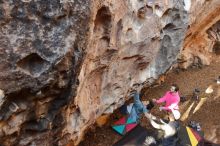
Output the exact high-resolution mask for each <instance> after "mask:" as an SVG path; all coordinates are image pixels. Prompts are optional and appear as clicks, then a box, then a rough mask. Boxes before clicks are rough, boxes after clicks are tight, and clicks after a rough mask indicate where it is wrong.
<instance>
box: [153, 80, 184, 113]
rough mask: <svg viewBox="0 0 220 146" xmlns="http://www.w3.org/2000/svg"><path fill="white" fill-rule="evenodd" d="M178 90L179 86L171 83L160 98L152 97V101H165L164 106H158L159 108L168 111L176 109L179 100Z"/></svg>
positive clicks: (177, 108)
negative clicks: (168, 89)
mask: <svg viewBox="0 0 220 146" xmlns="http://www.w3.org/2000/svg"><path fill="white" fill-rule="evenodd" d="M178 91H179V87H178V86H177V85H176V84H172V85H171V88H170V91H167V92H166V94H165V95H164V96H163V97H161V98H160V99H158V100H156V99H153V101H154V102H155V103H157V104H160V103H164V102H165V106H162V107H160V110H165V111H168V112H173V111H178V110H179V106H178V104H179V102H180V96H179V92H178Z"/></svg>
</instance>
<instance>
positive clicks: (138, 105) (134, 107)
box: [126, 91, 154, 123]
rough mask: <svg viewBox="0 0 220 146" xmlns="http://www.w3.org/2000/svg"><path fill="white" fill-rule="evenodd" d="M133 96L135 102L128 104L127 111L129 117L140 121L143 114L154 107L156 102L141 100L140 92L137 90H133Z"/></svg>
mask: <svg viewBox="0 0 220 146" xmlns="http://www.w3.org/2000/svg"><path fill="white" fill-rule="evenodd" d="M131 96H133V100H134V103H131V104H129V105H128V106H126V111H127V114H129V118H131V119H132V120H134V121H136V122H137V123H138V122H139V120H140V116H141V114H142V113H146V112H149V111H150V110H151V109H152V108H153V107H154V104H153V102H152V101H141V100H140V94H139V93H138V92H137V91H135V92H133V93H132V94H131Z"/></svg>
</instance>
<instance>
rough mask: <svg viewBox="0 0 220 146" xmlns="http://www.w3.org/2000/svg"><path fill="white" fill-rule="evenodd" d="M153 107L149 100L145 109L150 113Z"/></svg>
mask: <svg viewBox="0 0 220 146" xmlns="http://www.w3.org/2000/svg"><path fill="white" fill-rule="evenodd" d="M153 107H154V102H153V101H152V100H150V102H149V104H148V105H146V109H147V110H149V111H150V110H151V109H152V108H153Z"/></svg>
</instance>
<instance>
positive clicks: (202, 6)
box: [179, 0, 220, 68]
mask: <svg viewBox="0 0 220 146" xmlns="http://www.w3.org/2000/svg"><path fill="white" fill-rule="evenodd" d="M219 12H220V1H219V0H211V1H210V0H201V1H192V6H191V10H190V21H189V29H188V31H187V34H186V38H185V41H184V45H183V49H182V52H181V55H180V56H179V63H180V67H183V68H187V67H189V66H201V65H202V64H203V65H209V64H210V63H211V61H212V60H213V59H215V58H216V57H217V58H219V55H220V53H219V52H220V45H219V41H220V21H219V20H220V15H219Z"/></svg>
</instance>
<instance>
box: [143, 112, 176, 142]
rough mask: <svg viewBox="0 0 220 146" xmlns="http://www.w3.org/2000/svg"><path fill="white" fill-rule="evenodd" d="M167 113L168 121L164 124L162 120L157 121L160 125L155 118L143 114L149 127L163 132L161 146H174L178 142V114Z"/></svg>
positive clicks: (148, 114)
mask: <svg viewBox="0 0 220 146" xmlns="http://www.w3.org/2000/svg"><path fill="white" fill-rule="evenodd" d="M176 111H177V110H175V112H172V113H169V121H168V122H165V121H163V120H162V119H159V121H160V124H159V123H158V122H156V121H157V118H156V117H154V116H153V115H151V114H150V113H145V116H146V117H147V119H148V120H149V121H150V123H151V125H152V126H153V127H154V128H156V129H160V130H163V131H164V135H163V139H162V146H176V143H177V141H178V138H177V131H178V129H179V126H180V124H179V121H178V119H179V118H180V113H179V112H176Z"/></svg>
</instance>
